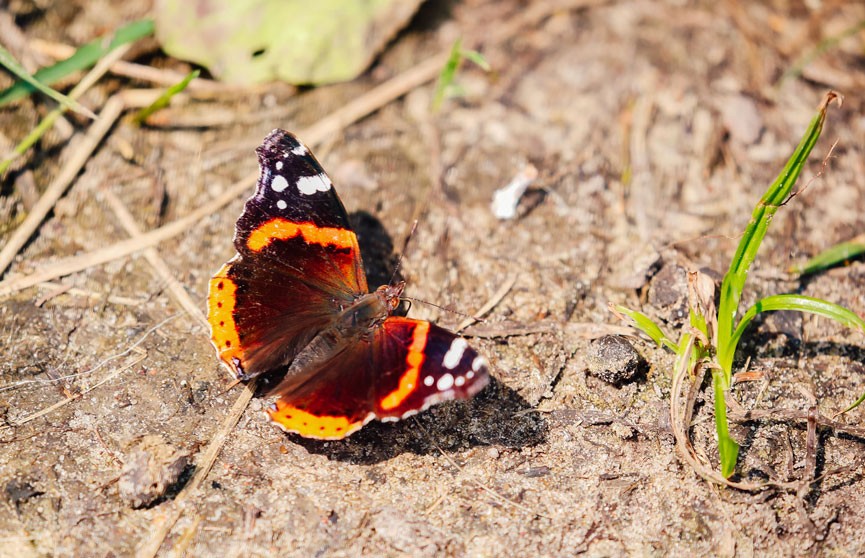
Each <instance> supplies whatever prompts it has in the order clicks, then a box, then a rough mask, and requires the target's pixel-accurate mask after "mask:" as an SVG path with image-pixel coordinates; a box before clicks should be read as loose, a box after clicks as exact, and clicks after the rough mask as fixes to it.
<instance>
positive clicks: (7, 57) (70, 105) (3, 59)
mask: <svg viewBox="0 0 865 558" xmlns="http://www.w3.org/2000/svg"><path fill="white" fill-rule="evenodd" d="M0 65H3V66H4V67H5V68H6V69H7V70H9V71H10V72H12V73H13V74H15V75H16V76H17V77H18V79H20V80H21V81H22V82H24V83H27V84H29V85H30V86H32V87H33V88H34V89H36V90H38V91H40V92H42V94H44V95H47V96H48V97H51V98H52V99H54V100H55V101H57V102H58V103H60V106H62V107H64V108H67V109H71V110H74V111H75V112H77V113H80V114H83V115H84V116H87V117H88V118H96V115H95V114H93V111H91V110H90V109H89V108H87V107H85V106H83V105H81V104H80V103H79V102H78V101H76V100H75V99H70V98H69V97H67V96H66V95H64V94H63V93H60V92H59V91H55V90H53V89H51V88H50V87H48V86H47V85H44V84H42V83H40V82H39V81H38V80H37V79H35V78H34V77H33V76H31V75H30V74H29V73H28V72H27V70H26V69H24V66H22V65H21V64H20V63H19V62H18V61H17V60H15V57H14V56H12V53H10V52H9V51H8V50H6V49H5V48H3V47H2V46H0Z"/></svg>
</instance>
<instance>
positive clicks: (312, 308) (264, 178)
mask: <svg viewBox="0 0 865 558" xmlns="http://www.w3.org/2000/svg"><path fill="white" fill-rule="evenodd" d="M256 152H257V154H258V160H259V166H260V168H261V174H260V176H259V179H258V183H257V184H256V188H255V193H254V194H253V196H252V197H251V198H249V199H248V200H247V201H246V205H245V206H244V209H243V213H242V214H241V216H240V218H239V219H238V220H237V224H236V226H235V234H234V245H235V247H236V249H237V254H236V255H235V256H234V257H233V258H232V259H231V260H229V261H228V262H227V263H226V264H225V265H223V266H222V268H221V269H220V270H219V271H217V272H216V274H215V275H214V276H213V277H212V278H211V280H210V283H209V289H208V297H207V307H208V316H207V319H208V322H209V324H210V328H211V341H212V342H213V345H214V347H215V348H216V352H217V355H218V357H219V359H220V360H221V361H222V364H224V365H225V366H226V367H227V368H228V369H229V370H230V371H231V373H232V374H233V375H234V377H235V378H237V379H239V380H244V381H245V380H248V379H251V378H253V377H254V376H257V375H259V374H262V373H266V372H271V371H277V370H285V371H286V372H285V376H284V377H283V379H282V380H281V381H280V382H279V383H278V384H277V385H276V386H275V387H274V388H273V390H272V391H271V395H276V396H278V399H277V400H276V403H275V404H273V405H272V406H270V407H269V408H268V409H267V414H268V416H269V417H270V419H271V420H272V421H273V422H274V423H276V424H277V425H278V426H280V427H281V428H283V429H284V430H286V431H288V432H294V433H297V434H300V435H301V436H305V437H308V438H318V439H326V440H334V439H341V438H344V437H346V436H348V435H350V434H351V433H353V432H356V431H357V430H358V429H360V428H361V427H362V426H363V425H364V424H366V423H368V422H369V421H370V420H372V419H379V420H382V421H395V420H399V419H403V418H406V417H408V416H411V415H414V414H416V413H418V412H420V411H423V410H424V409H426V408H428V407H429V406H430V405H433V404H435V403H438V402H441V401H447V400H451V399H467V398H469V397H472V396H473V395H475V394H476V393H478V392H479V391H481V390H482V389H483V388H484V386H486V385H487V383H488V382H489V365H488V363H487V361H486V359H484V357H482V356H480V355H479V354H478V353H477V352H476V351H475V350H474V349H472V348H471V347H470V346H469V345H468V343H467V342H466V340H465V339H463V338H462V337H459V336H458V335H456V334H454V333H453V332H451V331H448V330H447V329H444V328H441V327H439V326H437V325H435V324H432V323H430V322H428V321H424V320H414V319H411V318H406V317H402V316H398V315H394V312H395V310H396V309H397V307H398V306H399V303H400V297H401V295H402V292H403V289H404V287H405V283H404V282H396V283H393V284H388V285H383V286H381V287H379V288H377V289H376V290H375V291H373V292H369V287H368V286H367V280H366V274H365V273H364V270H363V261H362V260H361V254H360V249H359V247H358V241H357V235H356V234H355V232H354V231H353V230H352V229H351V225H350V224H349V220H348V215H347V213H346V211H345V207H343V205H342V202H341V201H340V199H339V196H337V194H336V191H335V190H334V188H333V184H332V182H331V180H330V178H329V177H328V176H327V173H325V172H324V169H322V167H321V165H320V164H319V162H318V161H317V160H316V158H315V156H313V154H312V153H311V152H310V151H309V149H308V148H307V147H306V146H305V145H304V144H303V143H302V142H301V141H300V140H298V139H297V138H296V137H295V136H293V135H292V134H290V133H288V132H286V131H284V130H274V131H273V132H271V133H270V134H269V135H268V136H267V137H266V138H265V140H264V142H263V143H262V144H261V146H259V147H258V148H257V149H256Z"/></svg>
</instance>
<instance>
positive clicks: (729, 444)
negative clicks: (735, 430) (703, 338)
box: [712, 369, 739, 478]
mask: <svg viewBox="0 0 865 558" xmlns="http://www.w3.org/2000/svg"><path fill="white" fill-rule="evenodd" d="M712 387H713V388H714V391H715V431H716V432H717V433H718V458H719V459H720V461H721V474H722V475H724V478H729V477H730V475H732V474H733V472H734V471H735V470H736V461H737V460H738V459H739V444H737V443H736V440H734V439H733V438H731V437H730V430H729V427H728V426H727V400H726V393H727V389H728V387H729V382H727V380H726V379H725V377H724V371H723V370H717V369H715V370H712Z"/></svg>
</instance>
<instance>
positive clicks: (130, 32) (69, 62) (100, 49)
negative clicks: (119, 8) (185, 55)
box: [0, 19, 153, 106]
mask: <svg viewBox="0 0 865 558" xmlns="http://www.w3.org/2000/svg"><path fill="white" fill-rule="evenodd" d="M152 33H153V21H152V20H149V19H142V20H139V21H134V22H132V23H130V24H129V25H125V26H123V27H121V28H120V29H118V30H117V31H116V32H115V33H114V34H113V35H112V36H111V40H110V41H108V40H106V39H107V38H108V37H102V38H100V39H96V40H95V41H91V42H89V43H87V44H86V45H83V46H81V47H79V48H78V50H76V51H75V54H73V55H72V56H70V57H69V58H67V59H66V60H62V61H60V62H57V63H56V64H53V65H51V66H47V67H45V68H42V69H41V70H39V71H37V72H36V73H35V74H33V78H34V79H36V80H37V81H39V82H40V83H43V84H45V85H51V84H52V83H55V82H56V81H58V80H60V79H62V78H64V77H66V76H68V75H70V74H73V73H75V72H78V71H81V70H86V69H88V68H90V67H91V66H93V65H94V64H96V62H98V61H99V59H100V58H102V57H103V56H105V55H106V54H107V53H109V52H111V51H112V50H114V49H115V48H117V47H119V46H121V45H125V44H127V43H132V42H135V41H137V40H138V39H141V38H143V37H147V36H148V35H151V34H152ZM35 90H36V86H34V85H33V84H31V83H28V82H26V81H18V82H16V83H15V84H14V85H12V86H11V87H9V88H8V89H6V90H5V91H3V92H2V93H0V106H2V105H4V104H6V103H11V102H13V101H17V100H18V99H22V98H24V97H26V96H27V95H29V94H31V93H32V92H33V91H35Z"/></svg>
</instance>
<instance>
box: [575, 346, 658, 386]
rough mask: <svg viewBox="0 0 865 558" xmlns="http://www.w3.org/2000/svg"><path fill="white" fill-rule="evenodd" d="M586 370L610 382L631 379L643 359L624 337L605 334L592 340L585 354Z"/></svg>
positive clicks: (622, 381) (638, 369)
mask: <svg viewBox="0 0 865 558" xmlns="http://www.w3.org/2000/svg"><path fill="white" fill-rule="evenodd" d="M586 364H587V365H588V372H589V374H591V375H592V376H595V377H597V378H600V379H601V380H603V381H605V382H607V383H610V384H622V383H624V382H627V381H629V380H632V379H633V378H634V377H635V376H636V375H637V374H638V373H639V372H640V370H641V369H642V368H643V366H644V364H645V361H644V360H643V357H642V356H640V353H638V352H637V350H636V349H634V347H633V345H631V344H630V343H629V342H628V341H627V340H626V339H625V338H624V337H621V336H618V335H605V336H603V337H600V338H598V339H595V340H594V341H592V344H591V345H590V346H589V351H588V354H586Z"/></svg>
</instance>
